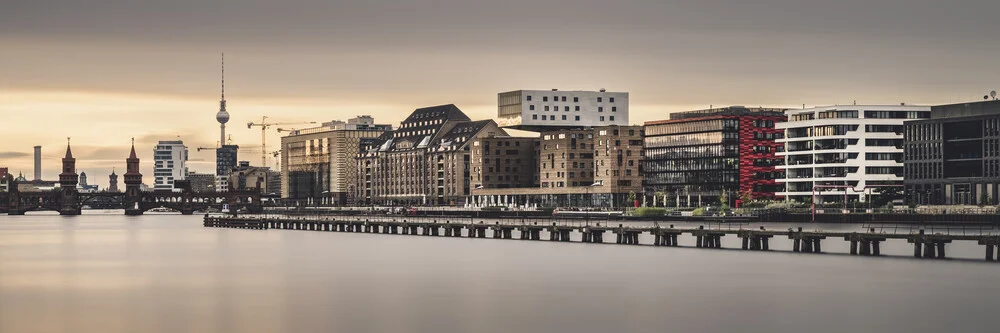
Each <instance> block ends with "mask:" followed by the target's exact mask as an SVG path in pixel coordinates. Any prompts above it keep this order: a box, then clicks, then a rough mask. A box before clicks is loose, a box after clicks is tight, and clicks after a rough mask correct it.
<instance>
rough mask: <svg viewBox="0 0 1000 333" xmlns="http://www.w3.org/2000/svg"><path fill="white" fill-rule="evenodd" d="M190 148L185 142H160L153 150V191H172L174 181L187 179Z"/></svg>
mask: <svg viewBox="0 0 1000 333" xmlns="http://www.w3.org/2000/svg"><path fill="white" fill-rule="evenodd" d="M187 160H188V148H187V147H186V146H184V141H180V140H175V141H160V142H159V143H157V144H156V148H155V149H153V162H154V165H153V180H154V181H153V189H154V190H172V189H173V188H174V181H176V180H183V179H185V177H187V174H188V168H187Z"/></svg>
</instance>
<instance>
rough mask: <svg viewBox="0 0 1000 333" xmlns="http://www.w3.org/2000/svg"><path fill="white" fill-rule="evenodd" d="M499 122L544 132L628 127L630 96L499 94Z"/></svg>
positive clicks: (547, 92) (556, 92)
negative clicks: (548, 130) (560, 129)
mask: <svg viewBox="0 0 1000 333" xmlns="http://www.w3.org/2000/svg"><path fill="white" fill-rule="evenodd" d="M497 108H498V111H497V115H498V117H497V123H498V124H500V126H501V127H504V128H512V129H519V130H528V131H544V130H546V129H553V128H567V127H569V128H578V127H597V126H612V125H618V126H627V125H628V124H629V120H628V93H627V92H607V91H605V90H604V89H601V90H600V91H559V90H557V89H552V90H551V91H550V90H516V91H510V92H503V93H499V94H498V95H497Z"/></svg>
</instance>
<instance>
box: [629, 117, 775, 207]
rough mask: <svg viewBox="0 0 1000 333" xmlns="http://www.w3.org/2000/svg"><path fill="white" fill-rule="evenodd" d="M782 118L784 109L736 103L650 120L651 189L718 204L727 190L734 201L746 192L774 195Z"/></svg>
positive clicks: (647, 165)
mask: <svg viewBox="0 0 1000 333" xmlns="http://www.w3.org/2000/svg"><path fill="white" fill-rule="evenodd" d="M783 121H785V115H784V109H773V108H747V107H742V106H732V107H725V108H713V109H707V110H698V111H689V112H680V113H674V114H671V115H670V119H669V120H660V121H650V122H646V124H645V135H646V136H645V139H644V140H645V146H646V156H645V160H644V161H643V173H644V175H645V180H644V182H645V190H646V195H650V196H653V195H655V194H656V193H657V192H662V193H663V196H665V197H667V198H666V199H667V201H668V202H670V205H679V206H694V205H698V204H699V203H700V204H709V203H711V204H717V203H718V201H719V197H720V196H721V195H722V194H723V193H725V194H726V195H727V197H728V200H727V201H728V204H729V205H734V204H735V203H736V200H739V198H740V196H741V194H750V195H751V196H752V197H753V198H755V199H759V198H774V197H775V192H778V191H780V186H779V185H778V184H777V182H776V181H775V179H778V178H782V177H783V175H782V174H781V172H780V171H778V170H776V169H775V165H778V164H780V163H781V161H782V159H781V158H778V157H776V156H775V152H777V151H779V150H781V149H782V148H783V145H782V144H780V143H777V142H775V140H776V139H781V138H782V137H783V134H782V131H781V130H778V129H775V127H774V125H775V124H776V123H778V122H783ZM657 199H658V200H663V199H664V198H663V197H662V196H661V197H658V198H657ZM699 200H700V202H699Z"/></svg>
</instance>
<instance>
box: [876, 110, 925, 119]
mask: <svg viewBox="0 0 1000 333" xmlns="http://www.w3.org/2000/svg"><path fill="white" fill-rule="evenodd" d="M930 117H931V112H930V111H865V118H876V119H925V118H930Z"/></svg>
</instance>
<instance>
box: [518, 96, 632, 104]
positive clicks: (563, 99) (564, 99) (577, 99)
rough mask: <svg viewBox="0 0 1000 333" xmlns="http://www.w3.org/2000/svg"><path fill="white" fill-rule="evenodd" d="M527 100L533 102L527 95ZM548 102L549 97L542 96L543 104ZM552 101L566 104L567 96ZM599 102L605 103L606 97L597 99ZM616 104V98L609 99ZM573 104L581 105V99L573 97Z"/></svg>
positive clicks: (557, 97)
mask: <svg viewBox="0 0 1000 333" xmlns="http://www.w3.org/2000/svg"><path fill="white" fill-rule="evenodd" d="M526 99H527V100H528V101H529V102H530V101H531V95H527V96H526ZM548 101H549V96H542V102H548ZM552 101H553V102H559V101H563V102H565V101H566V96H552ZM597 102H598V103H603V102H604V97H598V98H597ZM614 102H615V98H614V97H608V103H614ZM573 103H580V97H573Z"/></svg>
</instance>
